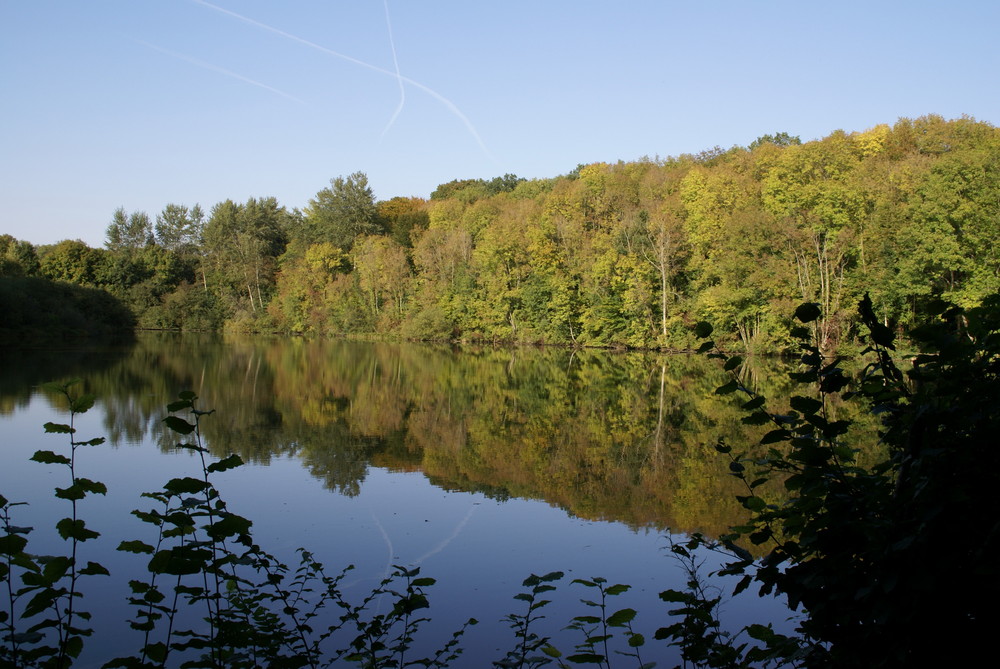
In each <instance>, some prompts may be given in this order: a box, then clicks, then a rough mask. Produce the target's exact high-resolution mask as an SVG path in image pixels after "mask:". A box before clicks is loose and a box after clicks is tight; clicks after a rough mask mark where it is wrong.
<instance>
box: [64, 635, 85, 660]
mask: <svg viewBox="0 0 1000 669" xmlns="http://www.w3.org/2000/svg"><path fill="white" fill-rule="evenodd" d="M82 650H83V639H81V638H80V637H78V636H71V637H70V638H69V639H67V640H66V654H67V655H69V656H70V657H80V651H82Z"/></svg>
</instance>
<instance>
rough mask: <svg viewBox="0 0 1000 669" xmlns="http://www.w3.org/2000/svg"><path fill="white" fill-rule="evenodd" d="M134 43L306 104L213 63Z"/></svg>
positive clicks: (147, 43)
mask: <svg viewBox="0 0 1000 669" xmlns="http://www.w3.org/2000/svg"><path fill="white" fill-rule="evenodd" d="M130 39H131V38H130ZM132 41H133V42H136V43H138V44H141V45H143V46H144V47H147V48H149V49H152V50H154V51H159V52H160V53H163V54H166V55H168V56H171V57H173V58H177V59H178V60H183V61H185V62H188V63H191V64H192V65H197V66H198V67H203V68H205V69H206V70H212V71H213V72H218V73H219V74H224V75H226V76H227V77H232V78H233V79H238V80H240V81H242V82H243V83H246V84H250V85H251V86H257V87H258V88H263V89H264V90H265V91H270V92H272V93H276V94H278V95H280V96H281V97H283V98H288V99H289V100H292V101H293V102H298V103H299V104H300V105H304V104H305V102H303V101H302V100H300V99H298V98H297V97H295V96H293V95H289V94H288V93H285V92H284V91H279V90H278V89H277V88H272V87H271V86H268V85H267V84H262V83H261V82H259V81H255V80H253V79H249V78H247V77H244V76H243V75H241V74H237V73H236V72H232V71H230V70H227V69H225V68H222V67H219V66H218V65H212V64H211V63H206V62H204V61H201V60H198V59H197V58H192V57H191V56H185V55H184V54H182V53H176V52H174V51H170V50H169V49H164V48H163V47H159V46H156V45H155V44H150V43H149V42H143V41H142V40H138V39H132Z"/></svg>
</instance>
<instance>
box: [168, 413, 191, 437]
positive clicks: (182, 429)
mask: <svg viewBox="0 0 1000 669" xmlns="http://www.w3.org/2000/svg"><path fill="white" fill-rule="evenodd" d="M163 422H164V423H166V424H167V427H169V428H170V429H171V430H173V431H174V432H176V433H178V434H191V433H192V432H194V425H192V424H191V423H189V422H187V421H186V420H184V419H183V418H179V417H178V416H167V417H166V418H164V419H163Z"/></svg>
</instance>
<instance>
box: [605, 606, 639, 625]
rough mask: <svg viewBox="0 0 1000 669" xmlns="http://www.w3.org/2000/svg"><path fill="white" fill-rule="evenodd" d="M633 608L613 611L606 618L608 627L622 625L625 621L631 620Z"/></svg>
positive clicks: (633, 616)
mask: <svg viewBox="0 0 1000 669" xmlns="http://www.w3.org/2000/svg"><path fill="white" fill-rule="evenodd" d="M635 616H636V612H635V609H621V610H620V611H615V612H614V613H612V614H611V617H609V618H608V626H609V627H624V626H625V624H626V623H630V622H632V620H633V619H634V618H635Z"/></svg>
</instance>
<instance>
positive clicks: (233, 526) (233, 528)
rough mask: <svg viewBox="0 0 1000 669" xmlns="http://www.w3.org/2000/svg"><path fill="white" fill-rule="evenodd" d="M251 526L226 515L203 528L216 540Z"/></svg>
mask: <svg viewBox="0 0 1000 669" xmlns="http://www.w3.org/2000/svg"><path fill="white" fill-rule="evenodd" d="M251 525H253V523H252V522H251V521H250V520H248V519H246V518H244V517H242V516H237V515H236V514H227V515H226V516H225V517H224V518H222V519H221V520H219V521H217V522H215V523H213V524H212V525H209V526H207V527H206V528H205V531H206V532H207V533H208V536H210V537H212V538H213V539H216V540H218V539H225V538H226V537H231V536H235V535H239V534H246V533H247V532H249V531H250V526H251ZM417 580H418V581H423V580H426V579H417ZM431 580H433V579H431Z"/></svg>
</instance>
